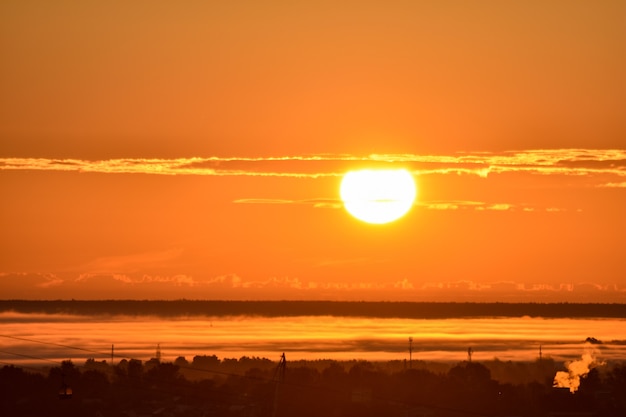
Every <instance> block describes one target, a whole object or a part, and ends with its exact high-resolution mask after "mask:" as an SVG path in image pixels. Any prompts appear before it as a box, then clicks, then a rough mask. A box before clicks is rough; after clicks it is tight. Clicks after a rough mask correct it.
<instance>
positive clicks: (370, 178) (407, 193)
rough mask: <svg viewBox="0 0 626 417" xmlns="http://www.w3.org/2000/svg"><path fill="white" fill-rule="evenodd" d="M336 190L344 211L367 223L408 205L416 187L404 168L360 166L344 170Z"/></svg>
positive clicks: (382, 219) (397, 212) (391, 215)
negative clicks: (378, 168)
mask: <svg viewBox="0 0 626 417" xmlns="http://www.w3.org/2000/svg"><path fill="white" fill-rule="evenodd" d="M339 193H340V196H341V200H342V201H343V204H344V207H345V208H346V210H347V211H348V213H350V214H351V215H353V216H354V217H356V218H357V219H359V220H362V221H364V222H367V223H374V224H383V223H389V222H391V221H394V220H396V219H399V218H400V217H402V216H404V215H405V214H406V213H407V212H408V211H409V210H410V209H411V207H412V206H413V202H414V201H415V196H416V195H417V189H416V187H415V181H414V180H413V176H412V175H411V174H410V173H409V172H408V171H407V170H405V169H387V170H374V169H364V170H360V171H350V172H348V173H346V174H345V175H344V176H343V179H342V180H341V187H340V192H339Z"/></svg>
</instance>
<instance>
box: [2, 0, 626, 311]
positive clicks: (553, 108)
mask: <svg viewBox="0 0 626 417" xmlns="http://www.w3.org/2000/svg"><path fill="white" fill-rule="evenodd" d="M338 3H340V4H338ZM624 16H626V2H624V1H594V2H588V1H570V0H568V1H518V2H502V1H495V0H494V1H475V2H467V1H445V0H442V1H428V2H426V1H392V2H374V1H371V2H369V1H347V2H330V1H329V2H325V1H316V2H287V1H285V2H270V3H267V2H257V1H250V2H236V3H235V2H226V3H225V4H221V5H219V4H213V3H212V2H200V1H198V2H185V5H180V4H177V3H172V2H159V1H119V2H118V1H109V2H104V3H98V4H96V3H92V2H80V1H55V2H49V1H43V0H41V1H28V0H20V1H13V0H6V1H3V2H2V3H1V4H0V62H2V65H0V189H1V190H2V196H3V199H2V204H1V205H0V227H1V230H2V233H1V234H0V297H2V298H89V299H92V298H183V297H184V298H225V299H341V300H353V299H358V300H361V299H363V300H452V301H454V300H457V301H461V300H477V301H480V300H490V301H609V302H616V301H617V302H626V281H625V279H626V258H625V257H624V253H625V252H624V247H626V246H625V245H626V233H624V231H626V220H625V219H624V213H626V210H625V209H626V113H625V112H624V109H625V108H626V77H625V76H624V74H626V24H625V22H624ZM361 167H374V168H375V167H385V168H387V167H403V168H407V169H409V170H410V171H411V172H412V173H413V174H414V176H415V179H416V182H417V184H418V187H419V192H418V201H417V202H416V205H415V207H414V209H413V210H412V211H411V212H410V213H409V214H408V215H407V216H405V217H404V218H402V219H400V220H399V221H397V222H395V223H392V224H387V225H378V226H373V225H367V224H365V223H362V222H359V221H358V220H355V219H353V218H352V217H350V216H349V215H348V214H347V213H346V212H345V210H344V209H343V207H342V205H341V202H340V201H339V200H338V190H339V182H340V180H341V175H342V174H343V173H345V172H346V171H347V170H349V169H354V168H361Z"/></svg>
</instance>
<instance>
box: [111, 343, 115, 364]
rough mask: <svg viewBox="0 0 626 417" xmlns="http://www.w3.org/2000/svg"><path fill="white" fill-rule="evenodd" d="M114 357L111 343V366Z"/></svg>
mask: <svg viewBox="0 0 626 417" xmlns="http://www.w3.org/2000/svg"><path fill="white" fill-rule="evenodd" d="M114 357H115V348H114V347H113V343H111V365H113V358H114Z"/></svg>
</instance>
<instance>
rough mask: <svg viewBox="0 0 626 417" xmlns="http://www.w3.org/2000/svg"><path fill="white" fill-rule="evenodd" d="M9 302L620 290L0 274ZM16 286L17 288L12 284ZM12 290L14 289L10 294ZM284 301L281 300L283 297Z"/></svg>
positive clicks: (491, 296) (546, 297) (606, 291)
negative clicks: (110, 298)
mask: <svg viewBox="0 0 626 417" xmlns="http://www.w3.org/2000/svg"><path fill="white" fill-rule="evenodd" d="M0 278H2V279H1V280H0V289H1V290H2V293H3V294H5V296H6V297H9V298H65V299H67V298H88V299H89V298H92V299H96V298H103V296H104V298H106V297H112V296H114V295H115V296H118V297H119V295H120V294H122V295H127V296H131V295H132V294H134V295H135V297H136V295H137V294H143V296H145V297H146V298H158V299H163V298H164V297H165V298H189V297H190V296H191V297H194V296H196V297H197V296H200V294H204V295H211V296H212V297H215V296H227V298H233V294H234V293H233V292H232V290H233V289H236V290H237V296H236V297H235V298H240V299H287V298H288V299H311V300H313V299H318V300H319V299H338V300H341V299H343V300H350V299H360V300H381V299H385V300H397V301H400V300H402V301H501V302H523V301H532V302H538V301H539V302H565V301H567V302H624V301H625V300H626V287H625V286H623V285H618V284H614V283H600V282H559V283H554V282H552V283H542V282H535V283H522V282H514V281H494V282H479V281H473V280H456V281H430V282H424V281H422V280H416V279H410V278H402V279H396V280H380V281H324V280H307V279H302V278H299V277H290V276H284V277H276V276H271V277H268V278H264V279H248V278H245V277H242V276H240V275H238V274H235V273H233V274H225V275H219V276H214V277H195V276H192V275H189V274H172V275H150V274H130V273H129V274H123V273H115V274H88V273H84V274H79V275H78V276H69V275H64V276H61V275H55V274H11V273H2V274H0ZM16 284H19V286H16ZM14 288H19V292H15V290H14ZM285 297H287V298H285Z"/></svg>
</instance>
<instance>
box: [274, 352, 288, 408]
mask: <svg viewBox="0 0 626 417" xmlns="http://www.w3.org/2000/svg"><path fill="white" fill-rule="evenodd" d="M286 369H287V359H286V358H285V352H283V354H282V355H280V362H278V366H277V367H276V369H275V370H274V377H273V378H272V379H273V380H274V384H275V387H274V404H273V406H272V417H276V410H278V387H279V386H280V384H281V383H282V382H283V381H284V380H285V370H286Z"/></svg>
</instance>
